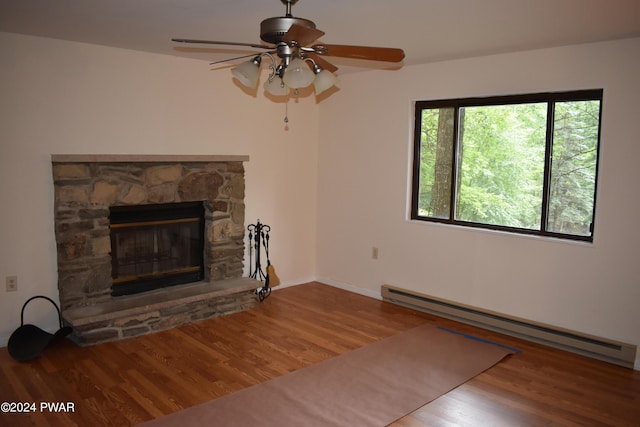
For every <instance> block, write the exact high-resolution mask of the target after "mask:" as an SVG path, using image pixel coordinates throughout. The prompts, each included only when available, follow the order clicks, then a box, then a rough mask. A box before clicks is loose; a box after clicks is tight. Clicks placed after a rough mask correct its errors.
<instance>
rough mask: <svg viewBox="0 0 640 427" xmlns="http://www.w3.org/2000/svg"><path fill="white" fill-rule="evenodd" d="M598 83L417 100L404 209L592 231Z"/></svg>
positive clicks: (589, 235)
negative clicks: (559, 89) (577, 88)
mask: <svg viewBox="0 0 640 427" xmlns="http://www.w3.org/2000/svg"><path fill="white" fill-rule="evenodd" d="M601 103H602V90H601V89H598V90H586V91H578V92H565V93H543V94H532V95H516V96H504V97H492V98H472V99H454V100H442V101H419V102H416V105H415V136H414V160H413V162H414V164H413V189H412V206H411V218H412V219H417V220H424V221H435V222H442V223H448V224H456V225H464V226H470V227H483V228H490V229H496V230H503V231H509V232H514V233H525V234H537V235H544V236H553V237H560V238H567V239H574V240H585V241H592V240H593V217H594V212H595V197H596V182H597V172H598V147H599V140H600V110H601Z"/></svg>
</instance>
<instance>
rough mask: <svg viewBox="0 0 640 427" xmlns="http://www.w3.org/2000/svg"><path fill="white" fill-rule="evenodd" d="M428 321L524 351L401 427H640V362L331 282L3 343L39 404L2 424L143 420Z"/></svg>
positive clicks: (4, 363)
mask: <svg viewBox="0 0 640 427" xmlns="http://www.w3.org/2000/svg"><path fill="white" fill-rule="evenodd" d="M425 323H430V324H437V325H442V326H445V327H448V328H452V329H456V330H459V331H462V332H465V333H469V334H473V335H476V336H480V337H483V338H487V339H490V340H493V341H498V342H500V343H503V344H506V345H509V346H512V347H516V348H518V349H520V350H522V353H521V354H518V355H514V356H509V357H508V358H507V359H505V360H504V361H502V362H500V363H499V364H497V365H496V366H494V367H492V368H491V369H489V370H488V371H486V372H484V373H482V374H480V375H479V376H477V377H475V378H474V379H472V380H471V381H469V382H467V383H465V384H463V385H461V386H460V387H458V388H457V389H455V390H453V391H451V392H449V393H447V394H445V395H444V396H441V397H440V398H438V399H436V400H434V401H433V402H431V403H428V404H427V405H425V406H423V407H422V408H419V409H417V410H416V411H415V412H413V413H411V414H408V415H407V416H405V417H404V418H402V419H400V420H398V421H396V422H395V423H394V424H392V425H393V426H395V427H424V426H456V427H459V426H474V427H475V426H492V427H496V426H509V427H513V426H541V425H557V426H616V427H621V426H640V372H636V371H633V370H630V369H625V368H622V367H618V366H615V365H610V364H607V363H604V362H599V361H595V360H591V359H588V358H584V357H582V356H577V355H573V354H570V353H566V352H563V351H560V350H555V349H552V348H548V347H544V346H541V345H537V344H532V343H528V342H525V341H522V340H519V339H515V338H511V337H507V336H503V335H500V334H496V333H493V332H489V331H484V330H481V329H478V328H474V327H471V326H466V325H462V324H459V323H456V322H453V321H449V320H446V319H441V318H437V317H434V316H431V315H428V314H425V313H420V312H416V311H413V310H409V309H406V308H403V307H399V306H395V305H392V304H388V303H384V302H382V301H378V300H375V299H372V298H367V297H364V296H362V295H357V294H353V293H350V292H346V291H344V290H340V289H336V288H333V287H331V286H327V285H323V284H319V283H308V284H304V285H299V286H295V287H289V288H284V289H279V290H275V291H274V292H273V293H272V294H271V296H270V297H269V298H268V299H267V300H265V301H264V302H263V303H262V304H260V306H259V307H258V308H257V309H255V310H251V311H246V312H242V313H236V314H232V315H228V316H224V317H220V318H216V319H210V320H205V321H201V322H197V323H193V324H190V325H187V326H183V327H179V328H175V329H172V330H169V331H165V332H160V333H156V334H153V335H146V336H142V337H138V338H132V339H129V340H123V341H118V342H113V343H106V344H100V345H96V346H92V347H84V348H83V347H77V346H75V345H74V344H73V343H71V342H68V341H65V342H63V343H61V344H60V345H59V346H57V347H53V348H50V349H48V350H47V351H46V352H45V353H44V354H43V355H42V356H41V357H40V358H39V359H37V360H36V361H33V362H29V363H19V362H16V361H14V360H13V359H12V358H11V357H10V356H9V354H8V353H7V349H6V348H2V349H0V384H1V385H0V402H22V403H35V404H36V406H37V410H36V411H35V412H32V413H0V426H32V425H34V426H65V427H66V426H103V425H104V426H130V425H136V424H139V423H141V422H144V421H147V420H151V419H154V418H157V417H161V416H163V415H166V414H169V413H172V412H175V411H178V410H180V409H183V408H188V407H190V406H193V405H196V404H199V403H203V402H206V401H208V400H211V399H215V398H216V397H219V396H223V395H225V394H228V393H232V392H234V391H237V390H240V389H242V388H245V387H248V386H251V385H253V384H258V383H260V382H263V381H266V380H269V379H271V378H274V377H277V376H279V375H283V374H286V373H288V372H291V371H294V370H296V369H300V368H303V367H305V366H309V365H311V364H313V363H317V362H319V361H321V360H325V359H327V358H330V357H333V356H336V355H338V354H342V353H345V352H347V351H350V350H353V349H356V348H358V347H361V346H364V345H367V344H370V343H372V342H375V341H377V340H380V339H382V338H385V337H388V336H391V335H393V334H395V333H397V332H400V331H404V330H407V329H409V328H412V327H415V326H418V325H421V324H425ZM267 400H268V399H267ZM41 402H71V403H72V404H73V405H74V409H75V411H74V412H69V413H64V412H55V413H54V412H47V411H42V410H41V408H40V403H41ZM265 410H268V403H266V402H265ZM240 427H244V426H240Z"/></svg>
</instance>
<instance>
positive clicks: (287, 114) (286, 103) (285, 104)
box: [284, 97, 290, 123]
mask: <svg viewBox="0 0 640 427" xmlns="http://www.w3.org/2000/svg"><path fill="white" fill-rule="evenodd" d="M289 99H290V97H287V102H285V103H284V122H285V123H289Z"/></svg>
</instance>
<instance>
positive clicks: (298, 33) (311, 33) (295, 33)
mask: <svg viewBox="0 0 640 427" xmlns="http://www.w3.org/2000/svg"><path fill="white" fill-rule="evenodd" d="M322 36H324V31H320V30H318V29H315V28H308V27H303V26H302V25H298V24H292V25H291V27H289V30H288V31H287V33H286V34H285V35H284V37H282V41H283V42H286V43H293V42H295V43H297V44H298V45H299V46H306V45H308V44H309V43H311V42H314V41H316V40H318V39H319V38H320V37H322Z"/></svg>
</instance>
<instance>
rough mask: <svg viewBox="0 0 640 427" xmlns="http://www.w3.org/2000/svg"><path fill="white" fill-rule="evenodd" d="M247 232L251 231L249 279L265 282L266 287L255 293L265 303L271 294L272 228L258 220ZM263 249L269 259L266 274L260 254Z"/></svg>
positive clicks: (248, 227)
mask: <svg viewBox="0 0 640 427" xmlns="http://www.w3.org/2000/svg"><path fill="white" fill-rule="evenodd" d="M247 230H248V231H249V277H250V278H252V279H256V280H259V281H261V282H264V285H263V286H262V287H261V288H259V289H256V292H255V293H256V295H258V299H259V300H260V301H264V300H265V299H266V298H267V297H268V296H269V295H270V294H271V288H270V287H269V283H270V281H271V280H270V279H271V278H270V274H269V271H270V270H271V268H270V267H271V262H270V260H269V233H270V232H271V227H270V226H269V225H267V224H261V223H260V219H258V221H257V222H256V223H255V224H249V225H248V226H247ZM263 249H264V253H265V255H266V257H267V273H266V274H265V272H264V271H263V270H262V264H261V261H260V253H261V252H262V250H263ZM253 254H255V260H254V259H253ZM254 261H255V262H254Z"/></svg>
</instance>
